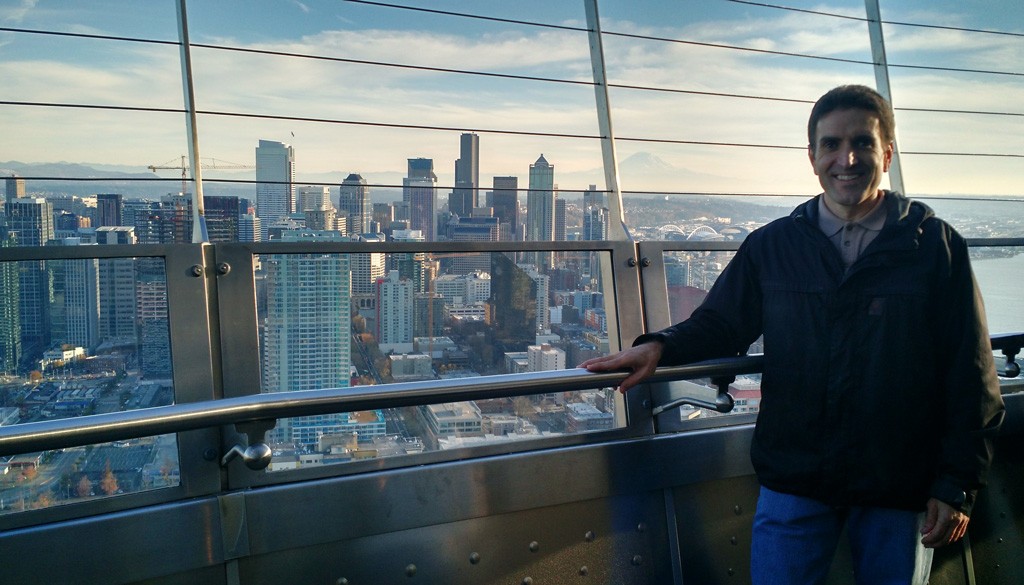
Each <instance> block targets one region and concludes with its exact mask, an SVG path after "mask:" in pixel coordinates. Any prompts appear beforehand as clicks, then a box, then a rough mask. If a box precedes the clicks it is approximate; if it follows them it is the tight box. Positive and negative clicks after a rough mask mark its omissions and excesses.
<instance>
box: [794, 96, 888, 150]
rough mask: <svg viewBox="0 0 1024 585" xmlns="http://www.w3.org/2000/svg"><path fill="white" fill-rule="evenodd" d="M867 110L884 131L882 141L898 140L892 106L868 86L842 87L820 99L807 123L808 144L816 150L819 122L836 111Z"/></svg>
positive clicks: (886, 142)
mask: <svg viewBox="0 0 1024 585" xmlns="http://www.w3.org/2000/svg"><path fill="white" fill-rule="evenodd" d="M850 109H858V110H867V111H868V112H871V113H873V114H874V115H875V116H876V117H877V118H878V123H879V126H880V128H881V130H882V141H883V142H884V143H885V144H889V143H890V142H893V141H895V140H896V119H895V117H894V116H893V113H892V106H891V105H889V102H887V101H885V98H884V97H882V96H881V94H879V93H878V92H877V91H875V90H873V89H871V88H870V87H868V86H866V85H840V86H839V87H837V88H835V89H832V90H830V91H829V92H828V93H826V94H825V95H823V96H821V97H820V98H818V101H817V102H815V103H814V107H813V108H812V109H811V117H810V119H809V120H808V121H807V144H808V145H809V146H810V148H811V150H812V151H813V150H814V143H815V141H816V140H817V137H818V131H817V128H818V120H820V119H821V118H823V117H824V116H825V115H826V114H828V113H829V112H832V111H835V110H850Z"/></svg>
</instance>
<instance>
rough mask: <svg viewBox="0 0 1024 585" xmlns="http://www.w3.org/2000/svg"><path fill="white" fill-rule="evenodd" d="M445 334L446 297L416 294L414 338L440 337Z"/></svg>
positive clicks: (429, 293)
mask: <svg viewBox="0 0 1024 585" xmlns="http://www.w3.org/2000/svg"><path fill="white" fill-rule="evenodd" d="M443 333H444V297H443V296H441V295H440V294H439V293H436V292H421V293H415V295H414V298H413V328H412V334H413V337H440V336H441V335H442V334H443Z"/></svg>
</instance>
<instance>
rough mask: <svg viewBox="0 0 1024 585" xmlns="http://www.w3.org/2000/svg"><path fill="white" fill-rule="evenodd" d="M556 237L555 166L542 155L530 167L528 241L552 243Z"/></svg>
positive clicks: (527, 206) (527, 199)
mask: <svg viewBox="0 0 1024 585" xmlns="http://www.w3.org/2000/svg"><path fill="white" fill-rule="evenodd" d="M554 236H555V166H554V165H552V164H549V163H548V161H547V160H546V159H545V158H544V155H543V154H542V155H540V158H538V159H537V162H535V163H533V164H532V165H530V190H529V191H527V193H526V240H527V241H530V242H550V241H552V239H553V238H554Z"/></svg>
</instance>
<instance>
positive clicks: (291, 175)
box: [256, 140, 295, 240]
mask: <svg viewBox="0 0 1024 585" xmlns="http://www.w3.org/2000/svg"><path fill="white" fill-rule="evenodd" d="M294 182H295V149H294V148H292V147H291V146H290V145H288V144H285V143H283V142H274V141H272V140H260V142H259V146H257V147H256V216H257V217H259V218H260V224H261V227H260V229H261V230H262V231H261V233H260V235H261V239H264V240H266V239H267V230H268V228H269V227H270V226H271V225H273V224H274V223H276V222H277V221H278V220H279V219H281V218H283V217H285V216H287V215H288V214H290V213H292V212H293V211H295V184H294Z"/></svg>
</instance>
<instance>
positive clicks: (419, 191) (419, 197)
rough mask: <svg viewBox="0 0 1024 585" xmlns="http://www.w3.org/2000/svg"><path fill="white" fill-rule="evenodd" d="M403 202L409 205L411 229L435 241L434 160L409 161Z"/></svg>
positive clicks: (416, 159) (435, 191)
mask: <svg viewBox="0 0 1024 585" xmlns="http://www.w3.org/2000/svg"><path fill="white" fill-rule="evenodd" d="M402 200H403V201H404V202H405V203H408V204H409V229H411V230H420V231H421V232H423V237H424V238H426V240H427V241H428V242H433V241H435V240H436V239H437V237H436V234H437V229H436V226H435V225H434V223H435V219H434V217H435V215H436V211H437V209H436V200H437V175H435V174H434V161H433V159H429V158H410V159H409V171H408V175H407V176H406V177H405V178H404V179H402Z"/></svg>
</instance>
